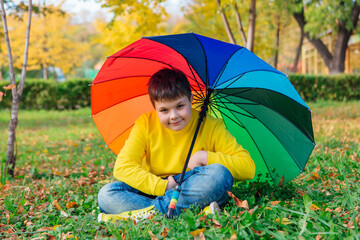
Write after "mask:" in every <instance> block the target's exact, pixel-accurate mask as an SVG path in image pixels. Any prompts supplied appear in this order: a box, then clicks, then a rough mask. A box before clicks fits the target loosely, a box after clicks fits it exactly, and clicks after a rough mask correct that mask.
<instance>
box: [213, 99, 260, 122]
mask: <svg viewBox="0 0 360 240" xmlns="http://www.w3.org/2000/svg"><path fill="white" fill-rule="evenodd" d="M223 98H225V99H226V100H227V101H229V99H227V98H226V97H223ZM218 101H219V102H221V103H222V104H223V105H224V106H223V107H224V108H226V109H227V110H229V111H230V112H236V113H237V114H240V115H243V116H245V117H248V118H252V119H257V118H256V117H255V116H254V115H252V114H250V113H249V112H248V113H249V114H250V115H247V114H245V113H241V112H238V111H236V110H233V109H230V108H229V107H228V106H226V103H224V102H223V101H222V100H220V98H218ZM227 103H232V102H230V101H229V102H227ZM256 105H257V104H256ZM234 106H236V107H237V108H240V107H239V106H237V105H236V104H234ZM240 109H242V108H240ZM243 110H244V109H243ZM244 111H246V110H244ZM246 112H247V111H246Z"/></svg>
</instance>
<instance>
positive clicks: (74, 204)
mask: <svg viewBox="0 0 360 240" xmlns="http://www.w3.org/2000/svg"><path fill="white" fill-rule="evenodd" d="M78 206H79V205H78V204H77V203H76V202H68V203H66V208H67V209H69V208H77V207H78Z"/></svg>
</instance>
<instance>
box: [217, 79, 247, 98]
mask: <svg viewBox="0 0 360 240" xmlns="http://www.w3.org/2000/svg"><path fill="white" fill-rule="evenodd" d="M242 76H244V74H242V75H240V76H238V77H236V78H235V79H234V80H233V81H232V82H231V83H230V84H229V85H227V86H226V87H224V88H222V89H221V90H220V91H216V93H215V94H214V96H216V95H217V94H219V93H221V92H223V91H224V90H226V89H227V88H228V87H230V85H232V84H234V83H235V82H236V81H238V80H239V79H240V78H241V77H242Z"/></svg>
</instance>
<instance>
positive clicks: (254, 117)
mask: <svg viewBox="0 0 360 240" xmlns="http://www.w3.org/2000/svg"><path fill="white" fill-rule="evenodd" d="M222 98H225V99H226V100H228V99H227V98H226V97H222ZM219 101H220V102H222V100H220V98H219ZM228 101H229V100H228ZM222 103H223V102H222ZM259 105H260V104H259ZM235 106H236V107H238V108H240V109H242V110H244V111H246V110H245V109H243V108H241V107H239V106H237V105H235ZM264 107H266V106H264ZM228 110H229V111H230V109H228ZM231 111H233V110H231ZM234 112H236V111H234ZM246 112H248V111H246ZM248 113H249V112H248ZM232 114H233V113H232ZM249 114H250V113H249ZM233 115H234V114H233ZM242 115H244V114H242ZM251 115H252V114H251ZM245 116H246V115H245ZM252 116H253V119H257V120H258V121H259V122H261V124H262V125H263V126H264V127H265V128H266V129H267V130H268V131H269V132H271V134H272V135H273V136H274V137H275V138H276V139H277V140H278V141H279V143H280V144H281V145H282V146H283V147H284V149H286V147H285V146H284V144H283V143H282V142H281V141H280V139H279V138H278V136H277V135H276V134H275V133H274V132H273V131H272V130H271V129H270V128H269V127H268V126H267V125H266V124H265V123H264V122H263V121H261V120H260V119H259V118H257V117H256V116H254V115H252ZM281 116H282V117H284V116H283V115H281ZM235 118H236V117H235ZM284 118H285V117H284ZM236 119H237V118H236ZM290 123H291V124H292V125H293V126H295V125H294V124H293V123H292V122H290ZM295 127H296V126H295ZM296 128H297V127H296ZM297 129H298V128H297ZM298 130H299V131H300V129H298ZM305 136H306V135H305ZM286 152H287V153H288V154H289V155H290V156H291V158H292V159H295V157H294V156H293V154H292V153H291V152H289V151H287V149H286ZM294 162H295V164H296V165H297V166H298V168H299V170H301V169H302V168H301V166H300V165H299V163H298V162H297V161H295V160H294ZM301 171H302V170H301Z"/></svg>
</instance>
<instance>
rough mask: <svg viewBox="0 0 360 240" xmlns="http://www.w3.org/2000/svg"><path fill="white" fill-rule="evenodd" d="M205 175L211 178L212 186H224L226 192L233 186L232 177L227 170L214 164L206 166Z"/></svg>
mask: <svg viewBox="0 0 360 240" xmlns="http://www.w3.org/2000/svg"><path fill="white" fill-rule="evenodd" d="M206 171H207V174H209V175H210V176H211V180H212V181H213V184H216V185H218V184H219V185H222V186H225V188H226V189H227V190H230V189H231V187H232V185H233V181H234V180H233V176H232V175H231V172H230V171H229V169H227V168H226V167H225V166H223V165H221V164H219V163H215V164H211V165H208V166H207V170H206Z"/></svg>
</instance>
